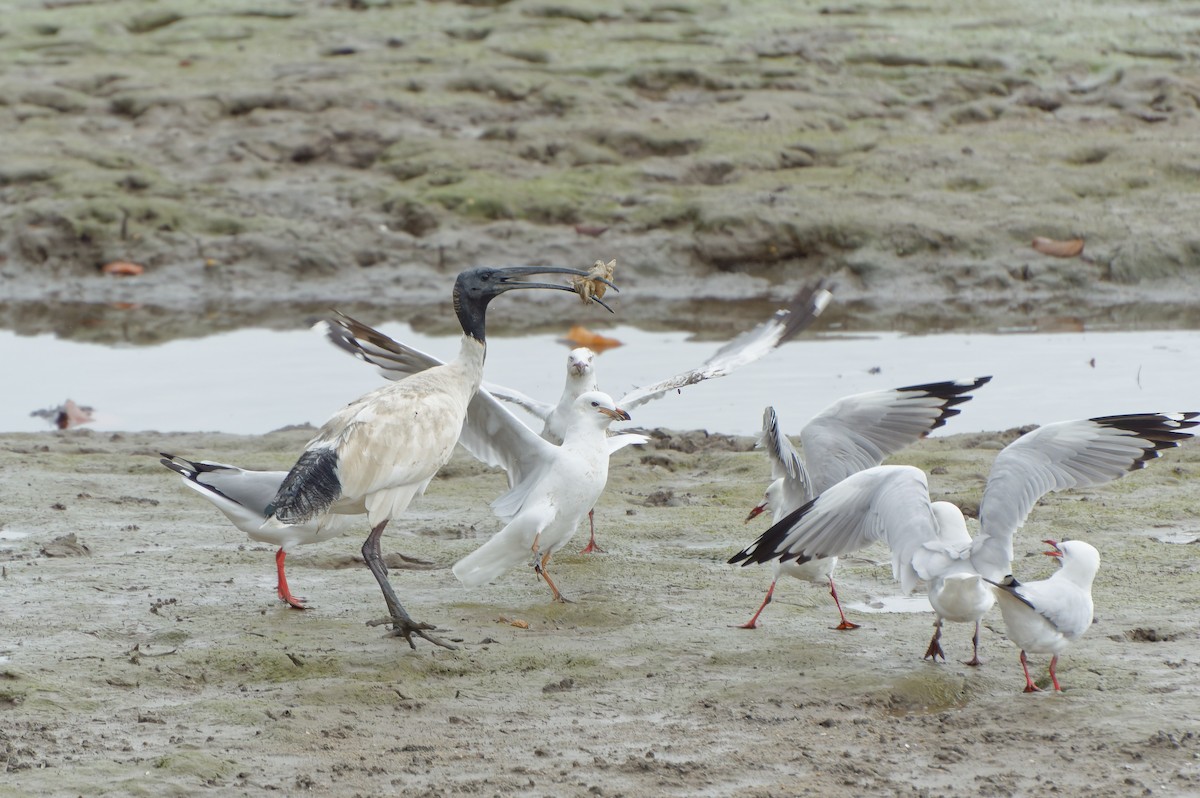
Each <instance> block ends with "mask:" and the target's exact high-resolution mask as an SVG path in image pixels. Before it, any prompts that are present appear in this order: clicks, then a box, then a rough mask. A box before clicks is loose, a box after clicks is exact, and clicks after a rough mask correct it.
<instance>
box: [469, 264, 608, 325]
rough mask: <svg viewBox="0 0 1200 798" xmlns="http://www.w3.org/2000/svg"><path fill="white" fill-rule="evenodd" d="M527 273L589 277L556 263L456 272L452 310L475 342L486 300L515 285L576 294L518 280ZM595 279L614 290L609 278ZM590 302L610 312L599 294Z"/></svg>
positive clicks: (563, 288)
mask: <svg viewBox="0 0 1200 798" xmlns="http://www.w3.org/2000/svg"><path fill="white" fill-rule="evenodd" d="M530 274H570V275H572V276H574V277H587V276H588V273H587V272H584V271H580V270H579V269H564V268H560V267H556V266H513V267H510V268H505V269H499V268H494V267H492V266H481V267H479V268H476V269H467V270H466V271H465V272H462V273H461V274H459V275H458V279H457V280H455V281H454V312H455V313H456V314H457V315H458V321H459V323H460V324H461V325H462V328H463V332H464V333H466V334H467V335H469V336H471V337H472V338H474V339H476V340H478V341H482V340H484V335H485V331H484V328H485V319H486V316H487V306H488V303H489V302H491V301H492V300H493V299H495V298H496V297H498V296H500V295H501V294H503V293H504V292H505V291H512V290H514V289H517V288H548V289H552V290H555V291H569V292H571V293H572V294H574V293H575V289H574V288H572V287H571V286H569V285H558V284H556V283H538V282H525V281H524V280H521V279H519V278H520V277H523V276H525V275H530ZM595 279H597V280H600V281H601V282H603V283H604V284H605V285H607V286H609V287H610V288H612V289H613V290H614V291H615V290H617V287H616V286H615V285H613V284H612V283H610V282H609V281H608V280H605V279H604V278H602V277H597V278H595ZM592 301H593V302H595V303H597V304H598V305H601V306H603V307H604V308H605V309H606V310H608V311H609V312H610V313H611V312H612V308H610V307H608V305H605V304H604V302H603V300H601V299H600V298H599V297H595V296H593V297H592Z"/></svg>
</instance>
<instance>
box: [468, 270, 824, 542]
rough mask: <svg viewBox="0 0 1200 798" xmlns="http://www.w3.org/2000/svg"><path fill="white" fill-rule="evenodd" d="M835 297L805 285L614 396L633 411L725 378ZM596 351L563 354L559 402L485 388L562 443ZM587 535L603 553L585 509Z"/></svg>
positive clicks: (590, 377)
mask: <svg viewBox="0 0 1200 798" xmlns="http://www.w3.org/2000/svg"><path fill="white" fill-rule="evenodd" d="M832 297H833V295H832V294H831V293H830V292H829V291H828V290H826V289H825V288H823V287H821V286H809V287H806V288H804V289H803V290H801V291H800V292H799V293H798V294H797V295H796V297H795V298H794V299H793V300H792V301H791V303H789V305H788V307H786V308H780V309H779V310H777V311H775V313H774V314H773V315H772V316H771V318H769V319H767V320H766V321H764V322H763V323H761V324H759V325H758V326H756V327H754V328H753V329H751V330H747V331H746V332H744V333H742V334H741V335H739V336H737V337H736V338H734V339H733V340H731V341H729V342H728V343H726V344H725V345H724V346H722V347H721V348H720V349H718V350H717V351H716V352H714V353H713V354H712V355H711V356H710V357H709V358H708V359H707V360H705V361H704V362H703V363H701V364H700V365H699V366H697V367H695V368H693V369H688V370H686V371H681V372H679V373H678V374H675V375H674V376H671V377H668V378H667V379H665V380H660V381H658V382H656V383H653V384H651V385H646V386H644V387H641V388H634V389H633V390H632V391H630V392H629V393H627V394H625V395H624V396H622V397H620V398H619V399H617V400H616V402H617V404H618V405H620V406H621V407H623V408H625V409H626V410H632V409H633V408H635V407H638V406H639V405H643V404H645V403H646V402H649V401H651V400H653V399H658V398H659V397H662V396H665V395H666V394H667V393H668V392H670V391H672V390H676V391H677V390H679V389H681V388H684V387H686V386H688V385H694V384H696V383H698V382H703V381H704V380H710V379H715V378H717V377H724V376H725V375H727V374H729V373H730V372H732V371H733V370H734V369H737V368H739V367H741V366H745V365H748V364H750V363H753V362H755V361H757V360H761V359H762V358H764V357H766V356H767V355H769V354H770V353H771V352H772V351H774V349H775V348H776V347H778V346H779V345H780V344H782V343H784V342H786V341H789V340H791V339H792V338H794V337H795V336H796V335H798V334H800V333H801V332H803V331H804V330H806V329H807V328H808V327H809V326H810V325H811V324H812V323H813V322H814V321H815V320H816V319H817V317H818V316H820V315H821V312H822V311H824V310H825V308H826V307H827V306H828V305H829V301H830V299H832ZM595 358H596V355H595V353H594V352H593V351H592V350H590V349H588V348H586V347H580V348H578V349H573V350H571V352H570V354H568V355H567V379H566V383H565V384H564V386H563V392H562V395H561V396H560V397H559V399H558V403H557V404H550V403H549V402H542V401H539V400H537V399H533V398H531V397H529V396H527V395H525V394H524V393H521V392H520V391H517V390H514V389H512V388H506V387H504V386H502V385H495V384H493V383H490V382H489V383H486V384H485V385H484V387H485V388H486V389H487V390H488V391H489V392H490V393H491V394H492V395H493V396H495V397H496V398H497V399H503V400H504V401H506V402H511V403H513V404H515V405H517V406H519V407H521V408H523V409H524V410H526V411H528V412H529V413H531V414H533V415H534V416H536V417H537V418H539V419H541V420H542V422H543V424H542V437H543V438H545V439H546V440H548V441H550V442H551V443H562V440H563V433H564V430H565V428H566V422H567V419H568V418H569V417H570V415H571V412H572V411H571V407H572V405H573V404H574V402H575V400H576V399H577V398H579V396H580V395H581V394H583V393H586V392H588V391H595V390H599V389H598V388H597V383H596V371H595V367H594V364H595ZM588 526H589V529H590V533H591V534H590V535H589V537H588V544H587V546H585V547H584V549H583V552H582V553H584V554H590V553H592V552H603V551H604V549H602V548H600V547H599V546H598V545H596V527H595V524H594V513H593V512H592V511H590V510H589V511H588Z"/></svg>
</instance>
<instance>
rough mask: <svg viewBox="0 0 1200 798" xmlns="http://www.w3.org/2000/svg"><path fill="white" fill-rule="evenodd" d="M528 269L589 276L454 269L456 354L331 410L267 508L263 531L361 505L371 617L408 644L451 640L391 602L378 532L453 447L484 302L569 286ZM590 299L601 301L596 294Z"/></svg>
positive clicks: (474, 379)
mask: <svg viewBox="0 0 1200 798" xmlns="http://www.w3.org/2000/svg"><path fill="white" fill-rule="evenodd" d="M535 274H570V275H573V276H577V277H584V278H586V277H588V274H587V273H586V272H582V271H579V270H577V269H564V268H554V267H543V266H521V267H515V268H507V269H500V268H492V267H482V268H476V269H469V270H467V271H464V272H462V273H461V274H459V275H458V279H457V280H456V281H455V283H454V292H453V300H454V311H455V314H456V315H457V316H458V321H459V324H460V325H461V326H462V331H463V337H462V345H461V348H460V350H459V353H458V356H457V357H455V358H454V360H452V361H450V362H449V363H447V364H445V365H442V366H436V367H434V368H430V369H426V370H425V371H422V372H420V373H419V374H414V375H412V376H411V377H408V378H406V379H403V380H400V381H398V382H392V383H389V384H387V385H384V386H383V387H381V388H377V389H376V390H374V391H371V392H370V393H367V394H365V395H364V396H362V397H360V398H359V399H357V400H355V401H353V402H351V403H350V404H349V405H347V406H346V407H345V408H343V409H342V410H340V411H338V412H337V413H335V414H334V416H333V417H332V418H330V419H329V421H327V422H325V425H324V426H322V427H321V429H320V430H318V432H317V435H316V437H314V438H313V439H312V440H311V441H309V443H308V445H307V447H306V448H305V450H304V452H303V453H302V454H301V455H300V458H299V460H297V462H296V464H295V465H294V466H293V467H292V469H291V471H289V472H288V475H287V477H285V478H284V480H283V484H282V485H280V488H279V492H278V493H276V494H275V497H274V498H273V499H272V500H271V503H270V504H269V505H268V507H267V510H266V512H267V514H268V516H269V517H268V519H267V521H266V522H265V526H266V527H267V528H268V529H270V528H273V527H279V526H294V525H297V524H305V523H308V522H310V521H311V520H312V519H314V518H317V517H320V516H322V515H325V514H327V513H330V512H339V511H341V512H345V510H344V508H345V507H347V506H354V505H357V504H358V503H360V502H361V503H363V504H364V505H365V507H366V511H367V517H368V522H369V523H370V525H371V533H370V534H369V535H368V536H367V539H366V541H365V542H364V543H363V548H362V551H363V558H364V559H365V560H366V561H367V566H368V567H369V568H370V569H371V573H372V574H373V575H374V576H375V580H376V581H377V582H378V583H379V588H380V590H381V591H382V592H383V597H384V601H385V602H386V604H387V609H388V617H387V618H385V619H384V620H382V621H379V622H372V623H373V624H374V623H381V624H383V623H390V624H391V625H392V632H391V634H393V635H395V636H399V637H403V638H405V639H406V640H407V641H408V643H409V645H410V646H412V647H413V648H415V647H416V643H415V641H414V640H413V635H416V636H418V637H422V638H424V639H426V640H428V641H430V642H431V643H434V644H436V645H440V646H446V647H450V644H449V643H447V642H445V641H443V640H440V639H438V638H437V637H435V636H433V635H430V634H429V631H430V630H433V629H435V628H436V627H434V626H432V625H431V624H428V623H419V622H417V621H415V620H413V618H412V617H411V616H410V615H409V614H408V611H407V610H405V609H404V606H403V605H402V604H401V603H400V599H399V598H397V596H396V594H395V591H394V590H393V589H392V586H391V583H389V582H388V578H387V567H386V566H385V565H384V563H383V557H382V555H381V554H380V546H379V541H380V537H381V536H382V535H383V530H384V527H386V526H387V523H388V521H389V520H390V519H392V518H395V517H397V516H399V515H400V514H401V513H403V512H404V510H405V509H406V508H407V507H408V505H409V503H410V502H411V501H412V499H413V497H415V496H416V495H418V494H420V493H423V492H424V491H425V488H426V486H428V484H429V482H430V480H431V479H433V476H434V474H436V473H437V471H438V469H440V468H441V467H442V466H443V465H445V464H446V462H447V461H448V460H449V459H450V455H451V453H452V452H453V451H454V445H455V443H456V442H457V441H458V437H459V434H460V432H461V431H462V426H463V420H464V418H466V415H467V406H468V405H469V403H470V401H471V398H472V397H473V396H475V392H476V391H477V390H478V389H479V385H480V383H481V382H482V380H483V361H484V354H485V351H486V335H485V327H486V316H487V307H488V303H489V302H491V300H493V299H495V298H496V297H498V296H499V295H500V294H502V293H504V292H506V291H511V290H515V289H527V288H544V289H551V290H556V291H566V292H570V293H575V292H574V289H572V288H571V287H569V286H566V285H557V284H553V283H543V282H526V281H524V280H521V279H520V278H521V277H524V276H526V275H535ZM605 282H606V283H607V281H605ZM609 285H611V284H609ZM614 288H615V287H614ZM593 301H595V302H597V303H598V304H600V305H602V306H604V307H606V308H607V307H608V306H607V305H605V304H604V302H603V300H601V299H600V298H599V297H594V298H593Z"/></svg>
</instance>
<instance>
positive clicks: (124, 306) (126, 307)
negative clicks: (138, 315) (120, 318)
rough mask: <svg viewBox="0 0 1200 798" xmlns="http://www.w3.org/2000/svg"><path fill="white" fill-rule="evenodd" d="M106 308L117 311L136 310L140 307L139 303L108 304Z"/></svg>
mask: <svg viewBox="0 0 1200 798" xmlns="http://www.w3.org/2000/svg"><path fill="white" fill-rule="evenodd" d="M108 306H109V307H110V308H116V309H117V310H137V309H138V308H140V307H141V306H142V305H141V303H140V302H109V303H108Z"/></svg>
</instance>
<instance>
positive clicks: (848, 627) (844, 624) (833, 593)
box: [829, 576, 944, 659]
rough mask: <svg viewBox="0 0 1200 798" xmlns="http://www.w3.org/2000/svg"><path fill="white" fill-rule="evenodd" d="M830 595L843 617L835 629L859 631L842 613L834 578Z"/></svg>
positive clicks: (830, 582) (831, 579)
mask: <svg viewBox="0 0 1200 798" xmlns="http://www.w3.org/2000/svg"><path fill="white" fill-rule="evenodd" d="M829 595H831V596H833V603H834V604H835V605H836V606H837V608H838V615H840V616H842V622H841V623H839V624H838V625H837V626H835V627H833V628H834V629H837V630H838V631H841V632H846V631H849V630H851V629H857V628H858V627H859V625H858V624H856V623H851V622H850V621H847V620H846V613H844V612H842V602H840V601H838V596H837V588H836V587H834V586H833V577H832V576H831V577H829ZM943 659H944V657H943Z"/></svg>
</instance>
